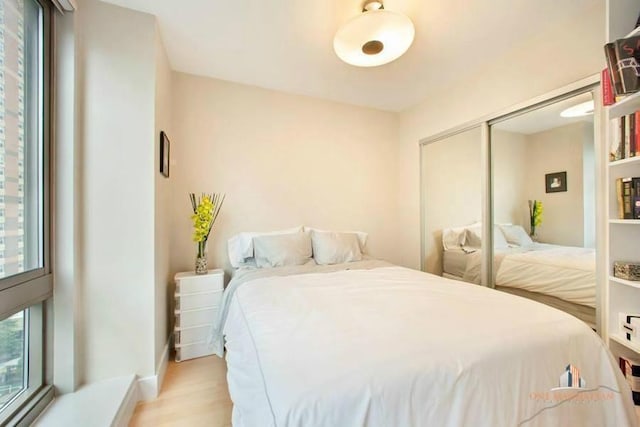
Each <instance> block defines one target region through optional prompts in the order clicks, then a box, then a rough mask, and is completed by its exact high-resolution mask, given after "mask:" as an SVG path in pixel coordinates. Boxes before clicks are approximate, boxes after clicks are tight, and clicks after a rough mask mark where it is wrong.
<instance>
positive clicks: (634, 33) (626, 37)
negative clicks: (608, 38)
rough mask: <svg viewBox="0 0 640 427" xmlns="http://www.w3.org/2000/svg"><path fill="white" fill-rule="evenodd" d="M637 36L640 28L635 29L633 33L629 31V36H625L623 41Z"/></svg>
mask: <svg viewBox="0 0 640 427" xmlns="http://www.w3.org/2000/svg"><path fill="white" fill-rule="evenodd" d="M638 34H640V27H638V28H635V29H634V30H633V31H631V32H630V33H629V34H627V35H626V36H625V39H628V38H629V37H633V36H637V35H638Z"/></svg>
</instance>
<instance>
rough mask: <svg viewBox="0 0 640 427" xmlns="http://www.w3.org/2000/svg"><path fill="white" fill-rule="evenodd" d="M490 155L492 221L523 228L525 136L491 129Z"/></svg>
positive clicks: (524, 217) (525, 199)
mask: <svg viewBox="0 0 640 427" xmlns="http://www.w3.org/2000/svg"><path fill="white" fill-rule="evenodd" d="M491 154H492V156H493V159H492V161H493V218H494V223H496V224H505V223H511V224H519V225H523V226H525V228H526V225H527V224H528V219H527V218H528V216H526V215H525V211H523V206H527V196H526V193H525V192H524V191H523V189H524V188H525V186H526V182H527V181H528V175H527V174H526V172H525V165H526V163H527V138H526V136H525V135H522V134H519V133H514V132H507V131H503V130H498V129H493V128H492V130H491Z"/></svg>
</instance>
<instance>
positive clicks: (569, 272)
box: [463, 243, 596, 307]
mask: <svg viewBox="0 0 640 427" xmlns="http://www.w3.org/2000/svg"><path fill="white" fill-rule="evenodd" d="M467 257H468V261H467V267H466V270H465V274H464V276H463V279H464V280H465V281H467V282H472V283H476V284H479V283H480V263H481V252H480V251H479V250H477V251H476V252H474V253H470V254H468V255H467ZM595 265H596V259H595V251H594V250H593V249H590V248H578V247H571V246H558V245H548V244H542V243H535V244H533V245H532V246H529V247H522V248H521V247H515V248H509V249H500V250H497V251H496V252H495V254H494V266H493V269H494V283H495V284H496V286H505V287H510V288H518V289H524V290H526V291H530V292H537V293H540V294H545V295H551V296H554V297H557V298H560V299H562V300H565V301H568V302H572V303H575V304H581V305H586V306H588V307H595V305H596V275H595V269H596V267H595Z"/></svg>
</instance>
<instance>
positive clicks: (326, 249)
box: [311, 231, 362, 265]
mask: <svg viewBox="0 0 640 427" xmlns="http://www.w3.org/2000/svg"><path fill="white" fill-rule="evenodd" d="M311 244H312V246H313V258H314V259H315V261H316V263H317V264H319V265H326V264H342V263H345V262H352V261H360V260H361V259H362V251H361V250H360V240H359V239H358V235H357V234H356V233H335V232H331V231H312V232H311Z"/></svg>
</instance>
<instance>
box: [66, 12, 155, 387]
mask: <svg viewBox="0 0 640 427" xmlns="http://www.w3.org/2000/svg"><path fill="white" fill-rule="evenodd" d="M79 7H80V10H79V12H78V13H80V16H81V18H80V24H79V25H80V26H81V35H82V42H81V43H82V53H81V55H79V63H78V67H80V68H81V70H82V73H83V79H82V81H81V82H79V83H78V84H79V86H80V92H81V94H82V95H81V97H82V101H81V105H82V108H81V109H80V110H79V111H80V117H79V120H80V121H81V127H82V132H81V134H80V138H81V145H82V148H81V152H82V154H81V158H80V159H81V160H80V162H79V164H80V165H81V169H80V171H79V173H80V174H81V178H80V180H81V182H82V184H81V185H82V191H81V200H82V208H81V214H80V219H79V223H80V224H81V230H80V233H81V237H80V240H81V254H82V255H81V261H80V269H81V279H80V280H81V283H82V290H81V294H82V302H81V304H80V307H81V309H82V310H83V314H82V318H83V320H84V322H83V328H84V331H83V332H84V333H83V335H84V336H83V344H84V345H83V348H84V356H85V357H84V368H85V370H84V379H85V381H86V382H93V381H96V380H100V379H105V378H111V377H115V376H121V375H126V374H131V373H136V374H138V375H142V376H145V375H152V374H153V373H154V363H153V361H154V332H153V331H154V328H155V326H154V315H153V301H154V295H153V291H154V285H153V283H154V276H155V272H154V250H153V242H154V221H153V218H154V212H153V211H154V175H153V174H154V161H153V159H154V141H155V137H154V120H155V117H154V99H155V82H154V80H155V79H154V75H155V54H154V46H155V41H154V37H155V19H154V18H153V17H152V16H151V15H146V14H142V13H138V12H133V11H130V10H127V9H123V8H119V7H115V6H111V5H109V4H106V3H103V2H100V1H96V0H85V1H82V2H81V3H80V5H79ZM57 351H59V353H58V354H57V357H64V353H63V349H57Z"/></svg>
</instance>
